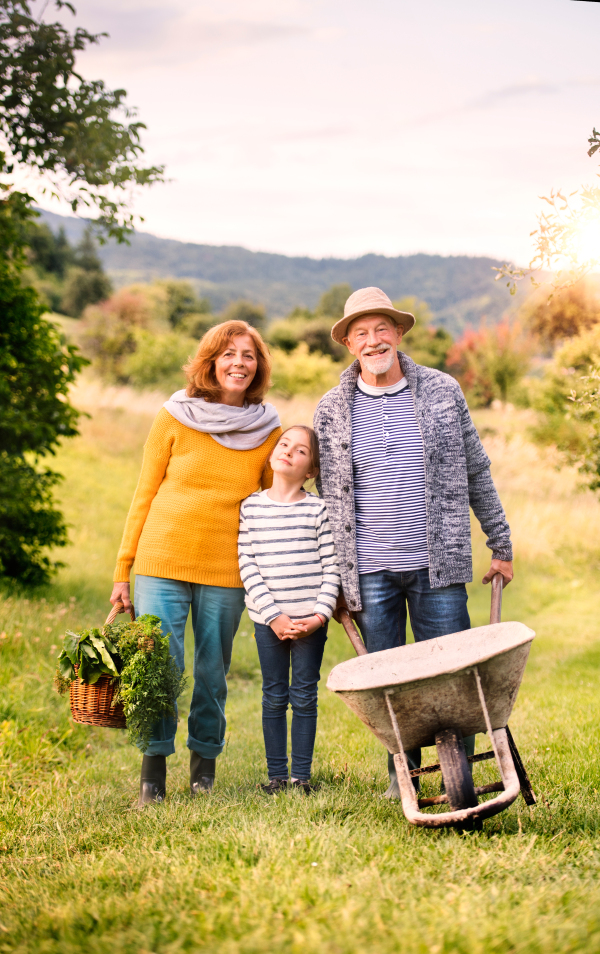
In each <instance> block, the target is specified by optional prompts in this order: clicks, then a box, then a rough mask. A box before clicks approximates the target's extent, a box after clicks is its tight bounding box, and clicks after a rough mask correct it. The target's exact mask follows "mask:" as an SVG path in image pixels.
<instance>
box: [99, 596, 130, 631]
mask: <svg viewBox="0 0 600 954" xmlns="http://www.w3.org/2000/svg"><path fill="white" fill-rule="evenodd" d="M125 612H126V610H125V607H124V605H123V603H121V600H119V601H118V602H117V603H115V605H114V606H113V608H112V609H111V611H110V613H109V614H108V616H107V617H106V622H105V623H104V625H105V626H110V624H111V623H114V621H115V620H116V618H117V616H118V615H119V613H125ZM129 615H130V616H131V622H132V623H135V607H134V605H133V603H132V604H131V609H130V610H129Z"/></svg>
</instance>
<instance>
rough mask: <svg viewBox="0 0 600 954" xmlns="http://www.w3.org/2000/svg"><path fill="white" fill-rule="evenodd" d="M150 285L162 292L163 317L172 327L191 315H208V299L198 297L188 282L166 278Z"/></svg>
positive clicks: (178, 325)
mask: <svg viewBox="0 0 600 954" xmlns="http://www.w3.org/2000/svg"><path fill="white" fill-rule="evenodd" d="M152 287H153V288H155V289H158V290H161V291H162V292H163V293H164V304H165V317H166V319H167V321H168V323H169V324H170V325H171V327H172V328H181V327H182V326H183V325H184V324H187V322H188V321H189V320H190V318H191V317H192V316H193V317H194V318H197V317H199V316H200V315H210V310H211V308H210V301H209V300H208V298H198V296H197V295H196V292H195V291H194V288H193V286H192V285H191V284H190V282H186V281H181V280H180V279H175V278H168V279H161V280H159V281H156V282H154V285H153V286H152Z"/></svg>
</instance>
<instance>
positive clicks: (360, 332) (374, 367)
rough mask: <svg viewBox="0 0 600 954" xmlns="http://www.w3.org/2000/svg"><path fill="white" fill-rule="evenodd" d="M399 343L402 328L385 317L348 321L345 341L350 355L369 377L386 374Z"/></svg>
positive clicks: (377, 316) (372, 316)
mask: <svg viewBox="0 0 600 954" xmlns="http://www.w3.org/2000/svg"><path fill="white" fill-rule="evenodd" d="M401 341H402V328H401V327H400V325H397V324H396V322H395V321H393V319H392V318H388V316H387V315H365V316H364V317H361V318H355V319H354V321H352V322H350V326H349V328H348V335H347V337H345V338H344V344H345V345H346V347H347V349H348V351H349V352H350V354H353V355H354V356H355V357H356V358H358V360H359V361H360V366H361V369H364V370H365V371H368V372H369V374H375V375H377V374H386V373H387V372H388V371H389V370H390V368H391V367H392V365H393V363H394V361H395V360H396V349H397V347H398V345H399V344H400V342H401Z"/></svg>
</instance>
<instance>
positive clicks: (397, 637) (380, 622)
mask: <svg viewBox="0 0 600 954" xmlns="http://www.w3.org/2000/svg"><path fill="white" fill-rule="evenodd" d="M360 598H361V603H362V606H363V608H362V611H361V612H360V613H357V614H356V621H357V623H358V625H359V628H360V631H361V634H362V637H363V640H364V643H365V646H366V647H367V649H368V650H369V652H370V653H377V652H380V651H381V650H382V649H394V648H395V647H396V646H405V645H406V621H407V610H408V613H409V614H410V622H411V625H412V631H413V634H414V637H415V642H417V643H419V642H421V640H423V639H435V638H436V637H437V636H446V635H447V634H448V633H459V632H461V631H462V630H463V629H470V628H471V620H470V618H469V613H468V610H467V599H468V597H467V588H466V586H465V584H464V583H456V584H454V585H452V586H443V587H440V588H439V589H432V588H431V586H430V585H429V570H428V569H427V568H426V569H422V570H411V571H410V572H407V573H395V572H393V571H392V570H380V571H379V572H377V573H364V574H363V575H362V576H361V577H360ZM464 741H465V749H466V750H467V755H473V752H474V751H475V736H474V735H471V736H468V737H467V738H466V739H465V740H464ZM406 755H407V759H408V764H409V766H410V768H411V769H414V768H419V767H420V765H421V750H420V749H410V750H409V751H407V753H406ZM388 765H389V768H390V778H392V779H393V778H395V770H394V761H393V757H392V756H390V757H389V759H388Z"/></svg>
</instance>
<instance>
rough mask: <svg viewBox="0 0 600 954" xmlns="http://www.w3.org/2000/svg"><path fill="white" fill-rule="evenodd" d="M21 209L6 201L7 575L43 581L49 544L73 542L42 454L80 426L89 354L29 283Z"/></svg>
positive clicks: (2, 528)
mask: <svg viewBox="0 0 600 954" xmlns="http://www.w3.org/2000/svg"><path fill="white" fill-rule="evenodd" d="M20 215H21V216H24V217H25V218H26V216H27V211H24V210H23V209H21V208H20V207H19V205H18V204H17V201H16V200H15V199H14V198H9V199H8V200H3V201H1V202H0V247H1V248H2V250H3V252H4V253H5V254H3V255H0V312H1V314H2V322H1V323H0V447H1V448H2V452H1V453H0V501H1V502H0V517H1V520H0V576H3V577H5V578H9V579H14V580H20V581H21V582H22V583H25V584H31V585H37V584H40V583H44V582H46V581H47V580H48V579H49V577H50V575H51V573H52V571H53V570H54V569H55V568H56V567H57V566H59V565H60V564H58V563H53V562H51V561H50V560H49V558H48V557H47V556H45V555H44V554H43V550H44V549H45V548H46V547H50V546H64V545H65V543H66V542H67V534H66V526H65V523H64V521H63V519H62V516H61V514H60V512H59V511H58V510H56V509H55V508H54V506H53V503H52V489H53V487H54V486H55V485H56V483H57V482H58V481H59V480H60V476H59V475H58V474H55V473H53V472H52V471H51V470H48V469H43V470H40V469H39V467H38V466H37V462H38V460H39V458H40V457H43V456H45V455H47V454H49V453H50V454H51V453H54V451H55V449H56V447H57V445H58V443H59V441H61V439H62V438H65V437H71V436H73V435H75V434H77V433H78V431H77V421H78V418H79V411H77V410H76V408H74V407H73V406H72V405H71V404H70V403H69V400H68V394H69V386H70V384H71V383H72V382H73V381H74V380H75V377H76V375H77V372H78V371H79V370H80V369H81V368H82V367H83V365H84V364H86V363H87V362H86V361H85V359H84V358H83V357H82V356H81V355H80V354H79V353H78V351H77V348H75V347H74V346H73V345H67V344H66V341H65V339H64V337H63V336H62V335H61V334H60V333H59V332H58V330H57V329H56V328H55V327H54V325H52V324H51V323H50V322H48V321H46V320H45V319H44V318H43V317H42V314H43V312H44V306H43V304H42V303H41V301H40V300H39V298H38V296H37V294H36V292H35V290H34V289H33V288H31V287H28V286H24V285H22V284H21V276H20V274H19V266H20V264H21V263H22V262H23V259H22V256H21V247H20V245H19V242H20V241H21V239H20V237H19V232H18V230H17V228H16V222H18V220H19V216H20ZM7 250H9V251H7Z"/></svg>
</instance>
